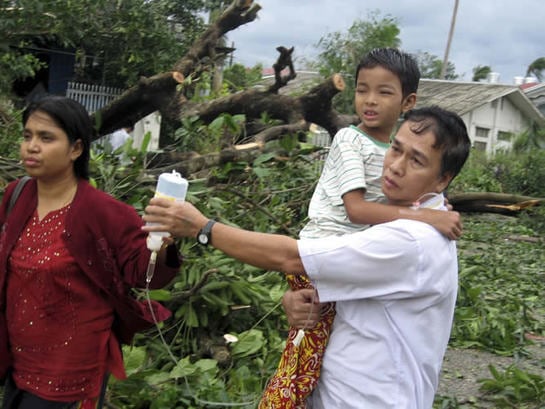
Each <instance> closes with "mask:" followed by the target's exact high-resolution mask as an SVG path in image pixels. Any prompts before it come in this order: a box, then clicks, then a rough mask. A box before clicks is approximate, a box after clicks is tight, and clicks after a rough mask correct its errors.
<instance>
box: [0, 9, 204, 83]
mask: <svg viewBox="0 0 545 409" xmlns="http://www.w3.org/2000/svg"><path fill="white" fill-rule="evenodd" d="M208 3H211V2H208ZM205 6H206V4H205V1H204V0H188V1H184V2H180V1H173V0H119V1H115V2H112V1H108V0H71V1H70V2H69V4H68V5H67V2H66V1H65V0H46V1H44V0H15V1H3V2H2V3H1V6H0V10H1V12H0V30H1V31H2V33H4V37H3V40H2V41H1V43H0V68H1V70H0V72H2V76H3V77H5V81H2V83H3V84H10V83H12V82H13V80H16V79H21V78H25V77H31V76H33V75H34V74H35V72H36V71H37V70H38V69H40V68H41V67H42V66H41V65H40V64H38V62H37V59H36V57H35V53H36V50H39V49H43V48H50V49H55V48H56V49H58V50H59V51H62V52H68V53H73V54H74V55H75V57H76V78H75V79H77V80H79V81H85V82H98V83H103V84H106V85H110V86H119V87H126V86H129V85H132V84H134V83H135V81H136V80H137V79H138V78H139V77H140V76H142V75H152V74H155V73H157V72H161V71H164V70H166V69H168V67H170V66H171V65H172V64H173V63H174V61H175V59H176V58H177V57H178V56H179V55H181V54H183V52H184V51H185V50H186V49H187V48H188V47H189V46H190V45H191V44H192V43H193V41H194V40H195V38H197V35H198V34H200V32H201V31H202V30H203V28H204V23H203V20H202V15H200V14H199V11H202V10H204V9H205ZM2 79H3V78H2Z"/></svg>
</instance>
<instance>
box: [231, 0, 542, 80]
mask: <svg viewBox="0 0 545 409" xmlns="http://www.w3.org/2000/svg"><path fill="white" fill-rule="evenodd" d="M257 3H259V4H260V5H261V6H262V7H263V8H262V10H260V12H259V17H258V19H257V20H256V21H254V22H252V23H249V24H247V25H245V26H243V27H240V28H238V29H237V30H235V31H233V32H231V33H229V36H228V38H229V41H233V42H234V45H235V47H236V48H237V50H236V51H235V54H234V59H235V62H240V63H242V64H244V65H247V66H253V65H255V64H257V63H262V64H263V65H264V66H265V67H269V66H272V64H273V63H274V61H275V60H276V58H277V56H278V53H277V51H276V47H277V46H279V45H284V46H286V47H290V46H295V57H296V61H301V60H302V59H303V58H313V57H315V56H316V55H317V52H318V51H319V50H318V49H317V48H316V45H317V43H318V41H319V40H320V38H322V37H324V36H325V35H326V34H328V33H332V32H341V33H346V32H347V30H348V28H349V27H350V26H351V25H352V23H353V22H354V21H356V20H357V19H359V20H366V19H367V18H368V16H369V12H371V11H374V10H379V11H380V16H381V17H384V16H387V15H389V16H391V17H394V18H396V19H397V20H398V22H399V27H400V30H401V34H400V38H401V41H402V48H403V49H404V50H405V51H407V52H411V53H416V52H418V51H424V52H428V53H430V54H433V55H435V56H437V57H438V58H440V59H442V58H443V55H444V52H445V47H446V43H447V37H448V32H449V28H450V21H451V17H452V12H453V7H454V0H451V1H446V0H367V1H364V2H363V1H356V0H343V1H342V2H339V1H333V0H299V1H293V0H261V1H259V0H258V1H257ZM544 21H545V7H544V6H543V3H542V0H517V1H516V2H499V1H497V0H478V1H473V0H459V7H458V13H457V18H456V27H455V31H454V37H453V40H452V44H451V49H450V53H449V60H450V61H451V62H453V63H454V65H455V66H456V73H457V74H459V75H463V79H464V80H468V81H469V80H471V76H472V69H473V68H474V67H475V66H477V65H489V66H491V67H492V69H493V70H494V71H497V72H499V73H500V76H501V81H502V82H504V83H512V81H513V77H514V76H520V75H524V74H525V73H526V68H527V67H528V65H529V64H530V63H531V62H532V61H534V60H535V59H537V58H539V57H544V56H545V46H544V41H543V30H542V27H543V22H544Z"/></svg>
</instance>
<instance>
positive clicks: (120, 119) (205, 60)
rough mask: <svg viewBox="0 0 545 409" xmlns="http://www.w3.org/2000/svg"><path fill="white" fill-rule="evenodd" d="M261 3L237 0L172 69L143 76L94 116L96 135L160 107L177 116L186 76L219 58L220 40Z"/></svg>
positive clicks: (246, 20) (251, 16)
mask: <svg viewBox="0 0 545 409" xmlns="http://www.w3.org/2000/svg"><path fill="white" fill-rule="evenodd" d="M260 9H261V6H259V5H258V4H254V3H253V1H252V0H235V1H233V3H232V4H231V5H230V6H229V7H228V8H227V9H226V10H225V12H224V13H223V14H222V15H221V16H220V17H219V18H218V20H217V21H216V22H215V23H214V24H212V25H211V26H210V27H209V28H208V29H207V30H206V31H205V32H204V33H203V35H202V36H201V37H200V38H199V40H197V41H196V42H195V43H194V44H193V45H192V47H191V48H190V49H189V51H188V52H187V54H186V55H185V56H183V57H182V58H181V59H180V60H179V61H178V62H177V63H176V64H174V67H173V69H172V72H169V73H163V74H159V75H156V76H153V77H151V78H142V79H141V80H140V81H139V83H138V84H137V85H135V86H134V87H132V88H131V89H129V90H127V91H126V92H125V93H123V94H122V95H121V96H120V97H119V98H117V99H116V100H114V101H113V102H112V103H110V104H108V105H107V106H106V107H104V108H102V109H101V110H99V111H98V112H97V113H95V114H94V115H93V116H92V119H93V121H94V123H95V124H97V135H96V138H98V137H100V136H103V135H106V134H108V133H110V132H111V131H113V130H116V129H119V128H121V127H122V125H123V124H124V123H125V122H126V121H127V120H129V119H130V120H131V121H132V122H136V121H138V120H140V119H142V118H143V117H144V116H146V115H148V114H149V113H151V112H154V111H157V110H159V111H160V112H161V114H162V115H163V116H166V117H172V118H177V116H178V112H179V110H180V106H181V105H182V104H183V103H184V102H185V98H184V96H183V92H182V91H181V90H179V86H180V84H181V83H182V82H183V80H184V78H188V77H189V76H193V77H198V76H199V75H200V74H201V73H202V72H203V71H204V70H205V69H206V68H207V67H208V66H209V65H210V62H211V61H213V60H214V59H215V58H216V45H217V43H218V40H219V39H220V38H221V37H222V36H223V35H224V34H225V33H227V32H229V31H231V30H234V29H235V28H237V27H239V26H241V25H243V24H246V23H249V22H251V21H253V20H255V18H256V17H257V12H258V11H259V10H260Z"/></svg>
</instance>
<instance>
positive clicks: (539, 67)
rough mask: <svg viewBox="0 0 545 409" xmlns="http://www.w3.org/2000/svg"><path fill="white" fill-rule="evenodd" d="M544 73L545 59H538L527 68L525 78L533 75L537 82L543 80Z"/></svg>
mask: <svg viewBox="0 0 545 409" xmlns="http://www.w3.org/2000/svg"><path fill="white" fill-rule="evenodd" d="M544 72H545V57H540V58H538V59H536V60H534V61H532V63H531V64H530V65H529V66H528V69H527V70H526V76H530V75H534V76H535V77H536V78H537V80H538V81H539V82H541V81H542V80H543V73H544Z"/></svg>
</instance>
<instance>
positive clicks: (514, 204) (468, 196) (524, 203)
mask: <svg viewBox="0 0 545 409" xmlns="http://www.w3.org/2000/svg"><path fill="white" fill-rule="evenodd" d="M449 203H450V204H451V205H452V207H453V208H454V210H456V211H458V212H463V213H468V212H481V213H499V214H504V215H515V214H517V213H519V212H520V211H523V210H525V209H528V208H530V207H533V206H539V205H543V204H544V203H545V199H544V198H536V197H530V196H520V195H512V194H506V193H490V192H481V193H459V194H453V195H449Z"/></svg>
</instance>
